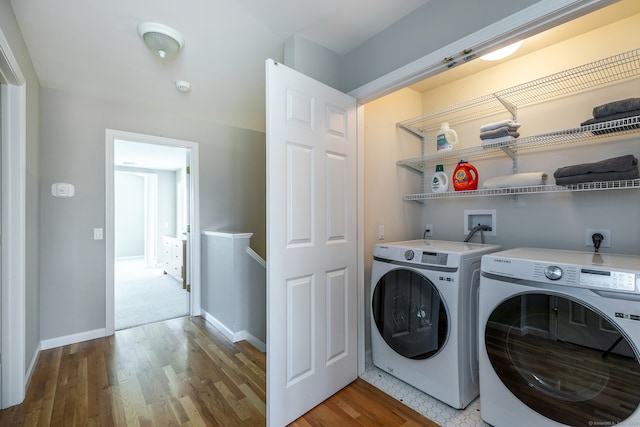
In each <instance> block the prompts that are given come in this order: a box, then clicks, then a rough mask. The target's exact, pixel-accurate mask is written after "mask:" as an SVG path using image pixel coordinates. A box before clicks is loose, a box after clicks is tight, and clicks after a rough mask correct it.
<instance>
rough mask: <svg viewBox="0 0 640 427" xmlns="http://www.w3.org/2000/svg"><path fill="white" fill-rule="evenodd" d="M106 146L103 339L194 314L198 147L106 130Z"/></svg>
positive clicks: (196, 285) (196, 304) (197, 276)
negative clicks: (116, 333) (105, 328)
mask: <svg viewBox="0 0 640 427" xmlns="http://www.w3.org/2000/svg"><path fill="white" fill-rule="evenodd" d="M106 145H107V163H108V165H107V212H106V214H107V215H106V216H107V221H106V234H105V237H106V240H107V241H106V248H107V260H106V261H107V312H106V313H107V333H108V334H111V333H113V332H114V331H115V330H120V329H126V328H130V327H134V326H139V325H143V324H148V323H153V322H158V321H162V320H168V319H172V318H176V317H182V316H187V315H190V314H194V315H196V314H199V313H198V311H199V310H198V307H199V298H195V296H196V292H198V291H199V283H198V281H199V274H195V273H194V272H199V265H200V264H199V251H198V250H192V249H193V248H198V247H199V239H193V238H192V237H191V236H192V235H193V234H196V233H195V232H196V230H197V229H198V228H196V227H194V225H196V224H198V220H197V214H196V213H197V209H196V208H195V206H197V203H198V200H197V191H196V190H195V188H196V187H197V179H194V178H192V173H195V172H196V171H197V144H195V143H191V142H188V141H179V140H170V139H167V138H160V137H153V136H148V135H138V134H131V133H126V132H119V131H110V130H108V131H107V138H106ZM196 266H197V267H196ZM196 289H197V290H198V291H196ZM192 291H193V292H192Z"/></svg>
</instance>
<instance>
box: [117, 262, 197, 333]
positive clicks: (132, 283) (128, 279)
mask: <svg viewBox="0 0 640 427" xmlns="http://www.w3.org/2000/svg"><path fill="white" fill-rule="evenodd" d="M114 280H115V288H114V291H115V299H114V303H115V329H116V330H120V329H126V328H131V327H133V326H139V325H145V324H147V323H153V322H159V321H162V320H167V319H173V318H176V317H182V316H186V315H188V314H189V293H188V292H187V291H185V290H184V289H182V282H179V281H177V280H176V279H174V278H173V277H171V276H168V275H166V274H163V271H162V268H149V267H145V266H144V263H143V261H142V260H126V261H116V262H115V266H114Z"/></svg>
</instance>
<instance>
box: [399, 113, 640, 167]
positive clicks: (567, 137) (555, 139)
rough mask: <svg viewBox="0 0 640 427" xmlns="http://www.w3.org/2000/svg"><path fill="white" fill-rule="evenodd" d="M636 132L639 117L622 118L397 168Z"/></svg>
mask: <svg viewBox="0 0 640 427" xmlns="http://www.w3.org/2000/svg"><path fill="white" fill-rule="evenodd" d="M637 132H640V116H632V117H625V118H623V119H618V120H611V121H608V122H602V123H595V124H592V125H588V126H581V127H577V128H571V129H566V130H561V131H555V132H549V133H544V134H540V135H533V136H528V137H523V138H517V139H512V140H509V141H503V142H498V143H485V144H484V145H481V146H476V147H469V148H463V149H460V150H450V151H439V152H437V153H434V154H431V155H427V156H423V157H413V158H410V159H405V160H399V161H398V162H397V165H399V166H405V167H409V168H412V169H415V170H417V171H420V172H425V171H427V170H430V169H432V166H433V165H435V164H447V163H457V162H458V161H459V160H460V159H465V160H470V159H482V158H490V157H496V156H499V155H504V153H505V152H506V153H507V154H509V153H522V152H531V151H535V150H540V149H544V148H547V147H551V146H557V145H563V144H572V143H576V142H586V141H598V140H601V139H604V138H609V137H612V136H619V135H626V134H631V133H637Z"/></svg>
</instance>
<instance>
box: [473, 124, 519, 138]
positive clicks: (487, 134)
mask: <svg viewBox="0 0 640 427" xmlns="http://www.w3.org/2000/svg"><path fill="white" fill-rule="evenodd" d="M517 129H518V128H514V127H510V126H503V127H500V128H498V129H493V130H487V131H484V132H482V133H481V134H480V139H482V140H485V139H493V138H500V137H503V136H512V137H514V138H517V137H519V136H520V133H518V132H517V131H516V130H517Z"/></svg>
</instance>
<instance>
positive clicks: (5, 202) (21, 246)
mask: <svg viewBox="0 0 640 427" xmlns="http://www.w3.org/2000/svg"><path fill="white" fill-rule="evenodd" d="M0 77H1V79H2V80H3V81H5V82H6V83H7V85H5V86H4V87H3V90H2V95H1V100H0V102H1V103H2V113H1V114H2V138H1V139H2V189H1V190H0V191H1V192H2V206H1V209H2V255H1V260H0V262H1V265H2V267H1V268H2V275H1V278H0V280H1V285H0V287H1V289H0V300H1V304H2V305H1V310H2V311H1V313H2V319H1V320H0V324H1V330H0V334H1V342H0V351H1V352H2V365H1V369H0V393H1V396H0V408H7V407H9V406H13V405H16V404H18V403H20V402H22V401H23V400H24V396H25V390H26V383H27V377H28V373H27V372H26V362H25V357H26V356H25V355H26V267H25V266H26V252H25V250H26V249H25V247H26V218H25V217H26V146H27V142H26V141H27V138H26V98H27V95H26V93H27V85H26V80H25V78H24V76H23V74H22V71H21V70H20V66H19V65H18V61H17V60H16V58H15V57H14V56H13V53H12V51H11V49H10V47H9V42H8V41H7V39H6V38H5V36H4V33H3V32H2V30H0Z"/></svg>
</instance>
